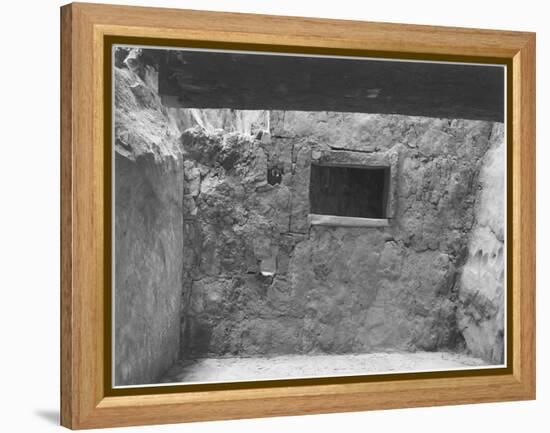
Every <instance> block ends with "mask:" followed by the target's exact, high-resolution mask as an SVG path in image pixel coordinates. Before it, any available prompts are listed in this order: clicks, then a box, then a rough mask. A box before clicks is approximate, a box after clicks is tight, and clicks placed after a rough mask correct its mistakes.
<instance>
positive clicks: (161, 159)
mask: <svg viewBox="0 0 550 433" xmlns="http://www.w3.org/2000/svg"><path fill="white" fill-rule="evenodd" d="M225 55H226V54H224V56H225ZM205 56H206V57H205ZM208 56H210V57H208ZM220 56H221V54H216V55H214V54H212V53H204V52H202V53H201V52H193V53H189V52H181V51H173V52H168V53H167V52H159V51H158V50H147V51H138V50H134V51H130V50H126V52H125V53H124V55H120V56H119V57H120V59H122V60H120V61H118V62H117V67H116V68H115V75H116V77H115V78H116V79H115V83H116V86H115V96H116V103H115V105H116V106H115V111H116V114H115V120H116V124H115V140H116V142H115V152H116V161H115V163H116V171H115V199H116V218H117V220H116V224H117V226H116V228H115V245H116V248H117V251H116V254H117V263H116V264H115V273H116V275H115V278H116V291H115V293H116V299H115V305H116V321H117V323H116V324H115V325H116V329H117V333H116V339H117V341H118V343H119V344H117V345H116V350H117V352H116V353H115V360H116V366H115V369H116V382H117V383H119V384H132V383H143V382H147V381H154V380H157V379H158V378H159V377H160V376H161V375H162V374H163V372H164V371H166V369H167V368H168V367H169V366H170V365H171V363H173V362H174V361H175V360H177V359H180V358H197V357H209V356H230V355H233V356H235V355H237V356H269V355H273V354H285V353H286V354H298V353H300V354H310V353H326V354H334V353H364V352H375V351H392V350H393V351H417V350H426V351H432V350H449V351H468V352H470V353H472V354H474V355H476V356H480V357H483V358H484V359H486V360H487V361H488V362H501V361H502V358H503V330H504V318H503V314H504V313H503V311H504V310H503V306H504V302H503V298H504V272H503V269H504V259H503V256H504V228H503V227H504V224H503V223H504V219H503V209H504V207H503V191H504V174H503V168H504V164H503V161H504V159H503V158H504V148H505V146H504V136H503V134H504V127H503V124H502V120H503V117H502V111H503V101H502V96H503V94H502V93H501V90H502V89H503V87H504V83H503V75H504V74H503V71H502V69H499V68H496V67H494V68H493V67H491V68H484V67H476V66H472V67H471V69H468V67H466V66H457V65H447V64H437V65H432V66H428V64H417V63H407V64H406V65H401V64H399V65H397V66H395V63H394V62H381V61H370V63H368V64H367V66H366V67H365V63H361V64H359V63H358V62H365V61H359V60H350V62H351V63H348V64H346V65H345V66H346V67H345V68H343V69H339V68H340V67H341V66H339V65H340V63H338V62H333V61H332V60H331V61H328V62H326V63H324V62H323V61H322V59H319V58H314V60H311V59H304V58H300V57H293V58H292V59H287V58H285V57H284V56H278V57H277V59H278V60H277V61H281V62H283V63H284V65H283V63H282V64H281V65H279V66H277V65H276V64H273V62H276V60H274V59H272V58H267V57H264V58H263V61H260V62H259V61H258V58H259V57H257V56H256V57H254V56H245V57H240V55H239V56H235V55H233V56H234V57H233V58H232V59H233V60H231V61H228V60H227V58H226V57H220ZM252 57H254V58H252ZM285 62H286V63H285ZM287 63H288V64H287ZM389 63H392V65H389ZM285 65H286V66H285ZM323 65H324V66H323ZM283 66H284V67H283ZM390 66H391V67H390ZM291 67H292V68H294V69H293V73H292V74H291V73H287V72H286V71H287V69H285V68H291ZM166 68H168V69H166ZM430 68H433V70H431V69H430ZM430 70H431V72H430ZM167 71H172V73H171V74H167V73H166V72H167ZM426 74H431V75H430V77H431V78H430V80H428V79H427V78H426V76H427V75H426ZM258 77H261V79H262V80H264V81H258ZM331 77H332V78H331ZM334 77H341V79H339V80H336V81H334ZM405 77H406V79H405ZM331 79H332V81H331ZM265 80H267V81H268V82H269V83H270V85H269V86H266V85H265ZM269 80H272V81H269ZM242 83H246V86H244V84H242ZM262 83H263V85H262ZM243 86H244V87H246V88H244V87H243ZM499 89H500V90H499ZM422 95H428V96H429V98H426V96H424V97H421V96H422ZM472 95H474V96H475V97H473V96H472ZM430 98H431V100H430V101H428V100H429V99H430ZM281 101H285V102H284V104H283V103H282V102H281ZM396 101H397V102H396ZM427 101H428V102H427ZM227 107H231V108H238V110H235V109H228V108H227ZM396 110H397V111H396ZM119 257H120V259H118V258H119ZM158 269H162V272H160V273H159V272H158Z"/></svg>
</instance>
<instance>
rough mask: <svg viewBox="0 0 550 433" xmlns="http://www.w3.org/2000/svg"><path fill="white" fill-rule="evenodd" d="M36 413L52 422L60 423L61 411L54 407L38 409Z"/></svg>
mask: <svg viewBox="0 0 550 433" xmlns="http://www.w3.org/2000/svg"><path fill="white" fill-rule="evenodd" d="M34 414H35V415H36V416H38V417H39V418H42V419H43V420H45V421H47V422H48V423H50V424H54V425H59V411H58V410H54V409H38V410H35V411H34Z"/></svg>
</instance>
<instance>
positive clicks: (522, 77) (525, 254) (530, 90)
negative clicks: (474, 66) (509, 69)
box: [513, 34, 536, 399]
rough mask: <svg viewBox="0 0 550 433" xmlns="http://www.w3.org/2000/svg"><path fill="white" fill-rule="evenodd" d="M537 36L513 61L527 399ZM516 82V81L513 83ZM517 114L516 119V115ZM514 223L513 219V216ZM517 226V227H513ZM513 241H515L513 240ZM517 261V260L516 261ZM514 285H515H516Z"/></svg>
mask: <svg viewBox="0 0 550 433" xmlns="http://www.w3.org/2000/svg"><path fill="white" fill-rule="evenodd" d="M535 61H536V36H535V34H531V35H530V37H529V38H528V40H527V42H526V44H525V45H524V47H523V48H522V49H521V50H520V51H519V52H518V54H516V56H515V58H514V63H515V64H514V67H515V68H517V69H518V71H517V72H518V74H519V77H518V78H517V83H516V82H515V83H514V86H516V85H517V88H515V89H514V90H513V93H514V98H515V97H516V95H515V93H516V92H519V96H518V97H517V100H516V101H514V105H515V106H514V111H518V113H514V117H515V119H514V120H515V121H516V122H515V123H516V128H517V129H516V130H515V131H514V132H513V139H514V147H515V148H516V150H517V152H515V154H514V157H517V161H515V162H514V164H517V167H515V168H514V174H515V175H516V179H514V181H517V182H519V188H518V191H517V192H518V193H519V197H514V209H513V212H514V214H515V213H516V212H518V213H519V218H518V219H517V221H514V222H513V223H514V225H515V227H514V231H516V232H517V233H516V234H515V236H517V239H518V242H517V243H515V244H516V245H515V246H516V247H519V252H517V253H516V254H517V255H518V256H519V257H517V262H516V263H517V265H519V269H516V270H515V271H516V272H517V274H516V275H517V278H518V280H517V281H516V279H514V280H515V281H514V284H515V285H516V287H514V290H517V289H518V288H521V290H520V291H519V296H518V297H517V298H519V299H517V302H518V303H519V308H518V309H519V315H520V318H521V319H520V320H519V321H517V320H515V322H516V324H517V326H519V332H517V334H516V339H517V340H518V342H519V349H518V357H519V358H520V360H519V362H517V363H516V365H518V367H519V368H518V370H517V372H514V373H515V374H516V378H517V379H518V381H519V382H520V383H521V385H522V386H523V388H524V392H525V395H526V398H530V399H535V398H536V356H535V355H536V305H535V299H536V257H535V256H536V246H535V243H536V193H535V192H536V191H535V188H536V159H535V158H536V99H535V88H536V67H535V64H536V63H535ZM514 81H516V80H514ZM516 114H517V115H516ZM514 219H515V215H514ZM516 223H517V225H516ZM514 241H515V239H514ZM515 258H516V257H515ZM516 283H517V284H516Z"/></svg>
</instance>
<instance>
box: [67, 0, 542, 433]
mask: <svg viewBox="0 0 550 433" xmlns="http://www.w3.org/2000/svg"><path fill="white" fill-rule="evenodd" d="M209 20H211V22H212V23H213V27H214V30H212V31H210V30H208V31H207V30H204V28H203V24H204V22H208V21H209ZM226 20H228V22H226ZM288 20H289V23H288V24H285V23H286V21H285V20H284V18H283V17H267V16H261V15H256V16H255V15H246V14H222V13H213V12H199V11H182V10H179V11H178V10H170V9H155V8H137V7H124V6H112V5H94V4H71V5H67V6H63V7H62V9H61V31H62V36H61V52H62V56H61V99H62V106H61V316H62V317H61V424H62V425H63V426H66V427H69V428H91V427H113V426H123V425H126V426H127V425H144V424H155V423H157V424H161V423H169V422H185V421H198V420H213V419H236V418H245V417H260V416H276V415H298V414H306V413H328V412H342V411H351V410H367V409H385V408H398V407H417V406H428V405H442V404H461V403H474V402H488V401H511V400H522V399H532V398H534V397H535V357H534V354H535V317H534V314H535V305H534V302H535V276H534V271H535V246H534V242H535V237H534V235H535V197H534V187H535V171H534V170H535V164H534V161H535V132H534V131H535V130H534V128H535V117H534V116H535V99H534V92H535V82H534V78H535V37H534V34H532V33H520V32H497V31H487V30H485V31H483V30H481V31H479V33H476V32H477V31H476V30H472V29H462V30H460V29H459V30H460V31H458V30H456V31H455V30H453V29H445V28H436V27H422V26H407V25H402V26H400V25H395V24H373V23H364V27H362V26H361V24H360V23H358V22H353V24H350V26H351V27H352V28H353V29H355V33H354V34H353V35H350V36H349V39H347V38H346V37H344V36H341V37H340V36H337V34H338V31H339V30H340V34H341V33H342V32H341V31H342V29H344V28H346V27H344V26H346V21H330V20H319V19H309V18H303V19H300V18H289V19H288ZM262 25H265V27H266V29H265V31H264V30H262V31H261V32H260V30H257V29H259V28H262ZM105 29H108V30H105ZM325 31H326V32H327V34H325ZM102 32H107V33H106V34H111V33H113V34H118V33H121V34H125V35H128V34H130V35H133V33H134V32H135V33H136V34H139V35H140V36H148V37H149V36H150V35H156V36H157V37H159V36H161V37H169V38H178V39H179V38H181V39H185V38H186V37H187V38H191V39H193V37H195V36H196V37H197V39H200V38H212V39H211V40H214V41H215V40H227V41H231V42H232V41H245V42H246V41H250V40H252V41H254V43H256V41H262V42H261V43H269V44H274V45H276V44H279V43H280V42H279V41H280V40H283V41H285V42H289V41H290V42H291V44H292V45H296V46H308V45H307V44H309V43H311V46H320V47H323V46H327V47H337V48H339V47H346V46H348V44H349V46H352V45H353V46H354V47H355V48H357V47H360V48H364V47H367V48H368V49H375V47H376V45H377V44H378V43H380V44H382V45H381V46H383V47H385V48H386V49H388V50H389V51H391V52H395V53H400V52H401V50H402V51H403V52H405V51H406V50H408V51H409V52H413V51H414V52H418V53H431V52H433V53H439V54H442V53H443V54H445V53H449V54H452V55H465V56H476V55H479V56H487V55H492V54H494V56H495V57H498V58H499V59H503V60H507V61H510V60H512V59H513V62H514V63H513V81H514V82H513V87H514V90H513V95H514V100H513V108H514V110H513V111H514V114H513V115H514V131H513V145H514V146H513V154H514V166H513V173H512V176H513V190H514V203H513V205H514V209H513V211H514V212H513V226H514V238H513V240H512V241H513V246H514V251H515V252H516V253H515V254H514V279H513V285H514V300H515V302H514V304H513V317H514V328H513V334H514V344H513V356H514V371H513V373H508V374H506V375H502V376H479V377H477V378H475V377H472V378H467V379H460V378H455V379H425V380H424V379H422V380H418V381H414V382H411V381H403V382H399V383H398V382H379V383H372V384H354V385H330V386H318V387H317V386H307V387H303V388H300V389H297V388H296V387H289V388H278V389H275V388H273V389H258V390H238V391H215V392H202V391H201V392H198V393H196V394H195V393H193V394H192V395H190V394H187V395H186V394H172V395H168V394H166V395H160V394H159V395H145V396H139V395H136V396H127V397H105V395H104V391H105V390H104V389H103V384H102V383H100V381H101V378H102V377H103V376H102V373H103V369H102V366H101V363H100V362H99V360H98V359H99V358H100V357H101V356H102V353H103V352H102V346H101V338H102V332H101V330H100V328H101V326H102V324H101V323H99V322H100V321H101V318H102V317H103V316H102V314H103V313H102V305H101V302H102V300H103V298H102V296H101V294H99V293H98V290H101V284H102V283H103V280H102V276H101V275H100V274H101V272H102V270H103V268H102V264H101V261H100V256H101V254H100V252H101V251H102V250H101V249H102V248H103V243H102V240H103V239H102V236H103V232H102V229H103V226H102V224H103V222H102V218H101V212H102V211H103V207H102V206H101V198H102V192H101V191H102V190H101V186H102V180H101V179H99V178H98V177H101V170H102V167H101V165H100V164H99V163H100V162H101V161H100V159H101V157H102V156H103V154H102V150H101V149H97V148H96V147H97V146H99V145H100V143H101V140H102V138H101V137H99V136H100V135H101V134H98V131H100V130H101V127H102V126H101V127H100V126H98V124H97V122H99V121H100V119H101V116H102V107H100V106H99V105H98V101H99V100H100V97H99V96H98V95H97V92H98V87H99V86H100V83H101V78H100V77H99V76H97V75H95V74H97V70H98V67H97V66H96V65H94V63H93V62H94V60H97V58H96V56H97V52H96V51H97V50H98V47H100V46H101V40H100V37H101V35H102ZM434 32H435V33H436V34H434ZM457 32H458V33H457ZM182 35H185V36H182ZM440 35H441V36H442V37H441V38H440V37H439V36H440ZM256 36H257V39H256V38H255V37H256ZM371 36H372V38H371ZM443 36H444V37H443ZM294 38H296V39H295V40H294ZM462 38H463V39H462ZM266 41H267V42H266ZM295 41H296V42H295ZM409 41H410V42H409ZM447 42H449V44H450V45H449V46H448V47H447V46H446V45H445V44H446V43H447ZM258 43H260V42H258ZM373 47H374V48H373ZM397 55H398V54H397ZM94 71H96V72H94ZM101 329H102V328H101Z"/></svg>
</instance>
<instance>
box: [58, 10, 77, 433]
mask: <svg viewBox="0 0 550 433" xmlns="http://www.w3.org/2000/svg"><path fill="white" fill-rule="evenodd" d="M72 23H73V21H72V7H71V5H66V6H63V7H62V8H61V65H60V66H61V83H60V89H61V95H60V96H61V125H60V127H61V161H60V165H61V183H60V189H61V191H60V192H61V227H60V235H61V239H60V245H61V258H60V263H61V269H60V271H61V306H60V308H61V372H60V373H61V374H60V379H61V384H60V385H61V410H60V418H61V419H60V421H61V425H63V426H65V427H69V428H72V426H73V411H74V393H73V389H74V383H73V345H72V340H73V321H72V315H73V305H72V253H73V249H72V236H73V233H72V205H73V189H72V172H73V167H72V163H73V161H72V157H73V149H72V138H73V137H72V100H73V95H72V84H73V67H72V53H73V31H72V30H73V29H72V27H73V26H72Z"/></svg>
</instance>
